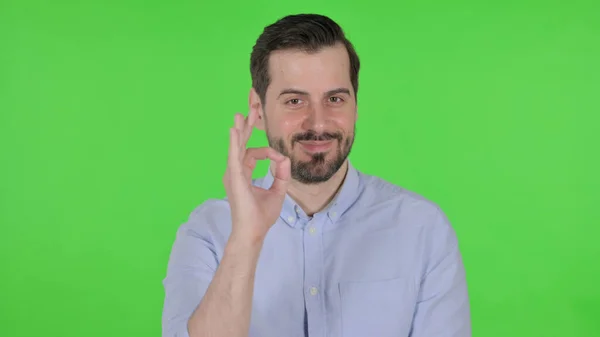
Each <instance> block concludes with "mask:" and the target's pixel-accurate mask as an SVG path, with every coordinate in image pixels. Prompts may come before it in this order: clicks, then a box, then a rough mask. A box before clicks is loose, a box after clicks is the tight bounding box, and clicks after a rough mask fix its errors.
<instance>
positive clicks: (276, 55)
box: [267, 44, 352, 94]
mask: <svg viewBox="0 0 600 337" xmlns="http://www.w3.org/2000/svg"><path fill="white" fill-rule="evenodd" d="M269 75H270V79H271V81H270V84H269V88H268V90H267V92H270V91H277V90H281V89H283V88H294V89H301V90H305V91H308V92H309V93H315V94H319V93H322V92H325V91H328V90H331V89H332V88H340V87H347V88H348V89H351V86H352V84H351V81H350V59H349V57H348V52H347V51H346V48H345V47H344V46H343V45H341V44H338V45H336V46H333V47H324V48H323V49H321V50H319V51H317V52H312V53H307V52H304V51H301V50H278V51H275V52H273V53H271V55H270V57H269Z"/></svg>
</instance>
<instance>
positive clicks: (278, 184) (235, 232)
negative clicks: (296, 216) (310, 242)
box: [223, 109, 291, 241]
mask: <svg viewBox="0 0 600 337" xmlns="http://www.w3.org/2000/svg"><path fill="white" fill-rule="evenodd" d="M252 111H254V112H252ZM257 119H258V112H257V111H256V110H254V109H252V110H251V112H250V113H249V114H248V117H247V118H245V119H244V117H243V116H242V115H241V114H236V115H235V125H234V127H233V128H231V129H230V130H229V158H228V162H227V170H226V172H225V176H224V177H223V183H224V185H225V191H226V193H227V198H228V200H229V204H230V207H231V221H232V226H233V228H232V236H233V237H238V238H242V239H243V240H253V241H255V240H258V241H260V240H262V239H263V238H264V237H265V236H266V234H267V232H268V231H269V229H270V228H271V226H272V225H273V224H274V223H275V222H276V221H277V218H278V217H279V214H280V212H281V207H282V205H283V200H284V198H285V194H286V192H287V187H288V184H289V182H290V179H291V173H290V159H289V158H287V157H285V156H283V155H282V154H281V153H279V152H277V151H276V150H274V149H273V148H270V147H262V148H249V149H247V148H246V144H247V143H248V139H250V135H251V134H252V130H253V129H254V123H255V122H256V120H257ZM265 159H270V160H272V161H273V165H274V171H275V177H274V178H275V180H274V182H273V185H272V186H271V188H270V189H268V190H265V189H262V188H260V187H256V186H253V185H252V171H253V170H254V168H255V167H256V161H257V160H265Z"/></svg>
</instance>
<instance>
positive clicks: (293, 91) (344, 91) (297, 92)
mask: <svg viewBox="0 0 600 337" xmlns="http://www.w3.org/2000/svg"><path fill="white" fill-rule="evenodd" d="M288 94H294V95H302V96H309V95H310V94H309V93H308V92H306V91H302V90H297V89H283V90H281V92H280V93H279V96H278V98H279V97H281V96H283V95H288ZM336 94H347V95H348V96H351V94H350V90H349V89H348V88H335V89H332V90H329V91H327V92H326V93H325V95H324V96H327V97H328V96H332V95H336Z"/></svg>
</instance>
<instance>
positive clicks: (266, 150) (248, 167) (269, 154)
mask: <svg viewBox="0 0 600 337" xmlns="http://www.w3.org/2000/svg"><path fill="white" fill-rule="evenodd" d="M283 158H284V157H283V155H282V154H281V153H279V152H277V151H276V150H275V149H273V148H271V147H259V148H249V149H247V150H246V154H245V156H244V160H243V163H244V175H245V176H246V177H248V178H249V177H251V176H252V171H253V170H254V168H255V167H256V162H257V161H258V160H265V159H271V160H274V161H281V160H283Z"/></svg>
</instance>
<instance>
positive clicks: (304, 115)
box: [249, 14, 360, 184]
mask: <svg viewBox="0 0 600 337" xmlns="http://www.w3.org/2000/svg"><path fill="white" fill-rule="evenodd" d="M359 68H360V62H359V59H358V56H357V54H356V52H355V51H354V48H353V46H352V44H351V43H350V42H349V41H348V40H347V39H346V37H345V35H344V32H343V31H342V29H341V28H340V26H338V25H337V24H336V23H335V22H334V21H333V20H331V19H329V18H328V17H325V16H321V15H316V14H300V15H291V16H287V17H284V18H282V19H280V20H279V21H277V22H275V23H274V24H272V25H270V26H267V27H266V28H265V29H264V31H263V33H262V34H261V35H260V37H259V38H258V40H257V41H256V44H255V45H254V48H253V50H252V55H251V60H250V72H251V75H252V91H251V92H250V98H249V103H250V109H257V110H259V111H258V112H259V115H260V120H259V122H258V125H257V126H258V127H259V128H261V129H264V130H265V131H266V133H267V138H268V140H269V145H270V146H271V147H273V148H274V149H276V150H278V151H279V152H281V153H283V154H284V155H286V156H288V157H289V158H290V160H291V164H292V178H294V179H295V180H297V181H299V182H301V183H305V184H315V183H320V182H323V181H327V180H328V179H329V178H331V177H332V176H333V175H334V174H335V173H336V172H337V171H338V170H339V169H340V167H341V166H342V165H343V164H344V162H345V161H346V159H347V157H348V155H349V153H350V150H351V148H352V143H353V141H354V135H355V122H356V118H357V113H356V112H357V111H356V103H357V92H358V71H359Z"/></svg>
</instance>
